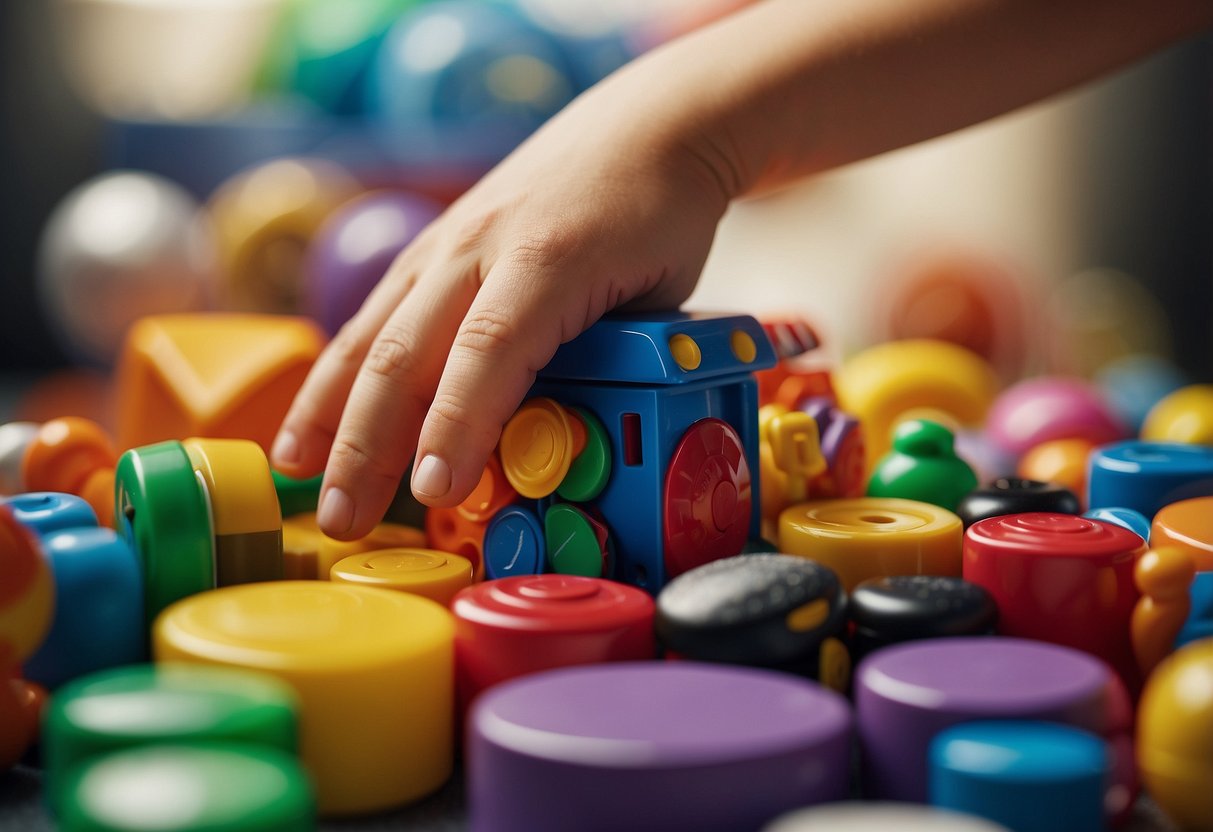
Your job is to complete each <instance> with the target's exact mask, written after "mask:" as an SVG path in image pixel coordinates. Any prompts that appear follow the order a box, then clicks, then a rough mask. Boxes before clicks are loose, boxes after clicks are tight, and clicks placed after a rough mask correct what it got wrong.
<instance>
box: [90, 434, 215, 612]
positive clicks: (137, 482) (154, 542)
mask: <svg viewBox="0 0 1213 832" xmlns="http://www.w3.org/2000/svg"><path fill="white" fill-rule="evenodd" d="M115 492H116V494H115V518H114V519H115V522H116V524H117V526H118V533H119V534H120V535H122V537H123V539H125V540H126V542H127V543H128V544H130V546H131V549H132V550H133V551H134V552H135V555H136V556H137V557H138V559H139V563H140V565H141V566H142V574H143V612H144V618H145V620H146V621H147V623H148V624H150V623H151V622H152V620H153V619H154V618H155V617H156V615H157V614H158V613H159V612H160V611H161V610H162V609H164V608H165V607H167V606H168V605H169V604H171V603H173V602H174V601H177V600H179V599H181V598H185V597H188V596H190V595H194V594H196V593H199V592H203V591H204V590H207V589H211V588H213V587H214V586H215V565H214V564H215V556H214V551H215V543H214V535H213V532H212V528H211V519H210V509H209V508H208V506H207V499H206V493H205V492H204V491H203V489H202V487H201V485H200V484H199V482H198V479H197V477H196V475H195V474H194V466H193V464H192V463H191V462H190V458H189V455H188V454H186V452H185V448H183V447H182V446H181V443H180V442H161V443H159V444H157V445H148V446H146V447H142V448H135V449H133V450H130V451H127V452H126V453H125V454H123V455H122V457H121V459H119V460H118V468H117V476H116V481H115Z"/></svg>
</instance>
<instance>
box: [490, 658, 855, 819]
mask: <svg viewBox="0 0 1213 832" xmlns="http://www.w3.org/2000/svg"><path fill="white" fill-rule="evenodd" d="M851 726H852V718H851V714H850V709H849V707H848V706H847V703H846V701H845V700H844V699H843V698H842V697H840V696H839V695H837V694H835V693H833V692H832V691H828V690H825V689H824V688H822V687H820V686H818V685H816V684H814V683H812V682H808V681H804V680H800V679H796V678H794V677H791V676H787V675H783V674H776V673H771V672H769V671H762V670H754V669H751V668H741V667H722V666H719V665H715V666H713V665H700V664H695V663H690V662H665V663H661V662H645V663H641V664H637V663H627V664H611V665H600V666H596V667H583V668H565V669H563V670H558V671H552V672H550V673H544V674H539V675H536V676H531V677H527V678H525V679H516V680H514V681H512V682H509V683H506V684H504V685H502V686H501V687H499V688H496V689H494V690H492V691H489V692H488V693H486V694H485V695H484V696H483V697H482V698H481V699H480V700H479V702H478V703H477V705H476V707H475V708H474V709H473V712H472V714H471V715H470V718H469V742H468V783H469V806H470V812H471V829H473V830H495V831H496V832H513V830H535V829H585V830H620V829H628V830H641V831H642V832H647V831H648V830H671V829H696V830H706V831H707V832H716V830H720V832H724V830H737V829H753V828H755V827H757V826H758V825H759V824H761V823H763V822H764V821H766V820H767V819H769V818H771V817H774V816H776V815H778V814H780V813H782V812H784V811H787V810H789V809H792V808H794V807H797V806H804V805H806V804H812V803H817V802H824V801H828V800H837V799H840V798H842V797H844V796H845V795H846V793H847V779H848V777H847V772H848V769H849V765H848V760H849V755H850V743H851ZM740 784H744V786H745V787H744V788H738V786H739V785H740ZM625 794H626V795H627V796H628V799H627V800H621V799H620V796H621V795H625Z"/></svg>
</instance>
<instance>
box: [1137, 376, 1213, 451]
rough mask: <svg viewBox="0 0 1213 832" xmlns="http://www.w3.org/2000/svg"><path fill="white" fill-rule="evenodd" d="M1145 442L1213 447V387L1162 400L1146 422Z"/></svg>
mask: <svg viewBox="0 0 1213 832" xmlns="http://www.w3.org/2000/svg"><path fill="white" fill-rule="evenodd" d="M1141 438H1142V439H1144V440H1146V441H1149V442H1183V443H1185V444H1190V445H1213V385H1210V384H1192V385H1189V386H1187V387H1181V388H1180V389H1178V390H1175V391H1174V392H1172V393H1169V394H1168V395H1167V396H1165V397H1163V398H1162V399H1160V400H1159V401H1158V402H1156V403H1155V404H1154V406H1153V407H1152V408H1150V412H1149V413H1147V414H1146V418H1145V421H1144V422H1142V425H1141Z"/></svg>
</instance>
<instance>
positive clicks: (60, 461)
mask: <svg viewBox="0 0 1213 832" xmlns="http://www.w3.org/2000/svg"><path fill="white" fill-rule="evenodd" d="M117 464H118V454H117V452H116V451H115V450H114V444H113V440H111V439H110V437H109V434H108V433H106V432H105V429H104V428H102V427H101V426H100V425H98V424H97V423H96V422H94V421H92V420H90V419H83V418H80V417H78V416H66V417H64V418H61V419H52V420H51V421H49V422H47V423H46V424H44V425H43V426H42V427H41V428H40V429H39V431H38V435H37V436H35V437H34V441H33V442H31V443H30V445H29V447H28V448H27V449H26V451H25V459H24V461H23V463H22V467H21V476H22V479H23V481H24V482H25V487H26V489H27V490H29V491H60V492H65V493H67V494H79V493H80V492H81V491H82V490H83V489H84V486H85V484H86V483H88V480H89V477H91V476H92V475H93V474H94V473H96V472H97V471H101V470H105V469H107V468H111V469H112V468H114V467H115V466H116V465H117Z"/></svg>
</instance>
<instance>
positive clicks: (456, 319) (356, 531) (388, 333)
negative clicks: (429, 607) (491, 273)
mask: <svg viewBox="0 0 1213 832" xmlns="http://www.w3.org/2000/svg"><path fill="white" fill-rule="evenodd" d="M477 285H478V283H477V281H476V279H475V275H474V274H471V275H467V276H456V277H440V278H434V279H430V280H423V281H420V282H419V283H418V284H417V285H416V286H415V287H413V290H412V291H411V292H410V293H409V294H408V296H407V297H406V298H405V299H404V301H403V302H402V303H401V304H400V305H399V306H398V307H397V308H396V309H395V311H393V312H392V313H391V315H390V316H389V317H388V319H387V321H386V322H385V323H384V325H383V327H382V328H381V329H380V330H379V332H378V333H377V334H376V335H375V337H374V339H373V341H372V342H371V344H370V346H369V347H368V348H367V350H366V355H365V358H364V360H363V361H362V363H361V366H360V367H359V368H358V371H357V374H356V377H355V378H354V381H353V383H352V385H351V387H350V390H349V397H348V400H347V401H346V404H345V410H344V412H343V413H342V414H341V417H340V423H339V424H338V426H337V429H336V434H335V436H334V438H333V442H332V449H331V451H330V453H329V458H328V465H327V466H326V469H325V476H324V484H323V485H322V487H321V493H320V504H319V507H318V509H317V520H318V522H319V524H320V528H321V529H322V530H323V531H324V532H325V533H326V534H329V535H331V536H333V537H338V538H342V539H354V538H357V537H362V536H364V535H366V534H368V533H369V532H370V531H371V529H373V528H374V526H375V524H376V523H378V522H379V520H380V519H381V518H382V517H383V514H384V512H385V511H386V510H387V507H388V506H389V505H390V504H391V501H392V499H393V497H394V496H395V494H396V489H397V487H398V485H399V483H400V478H401V475H402V474H403V473H404V470H405V468H406V467H407V466H408V463H409V460H410V459H411V458H412V454H413V447H414V441H415V436H416V433H417V430H418V428H419V426H420V425H421V422H422V419H423V417H424V415H425V411H426V409H427V407H428V406H429V402H430V400H431V398H432V396H433V393H434V388H435V387H436V386H437V384H438V378H439V376H440V374H441V372H442V366H443V363H444V361H445V360H446V356H447V352H448V349H449V345H450V343H451V341H452V339H454V337H455V333H456V331H457V330H458V328H459V323H460V321H461V320H462V319H463V316H464V313H465V311H466V310H467V308H468V306H469V305H470V304H471V303H472V299H473V298H474V297H475V294H476V287H477Z"/></svg>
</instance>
